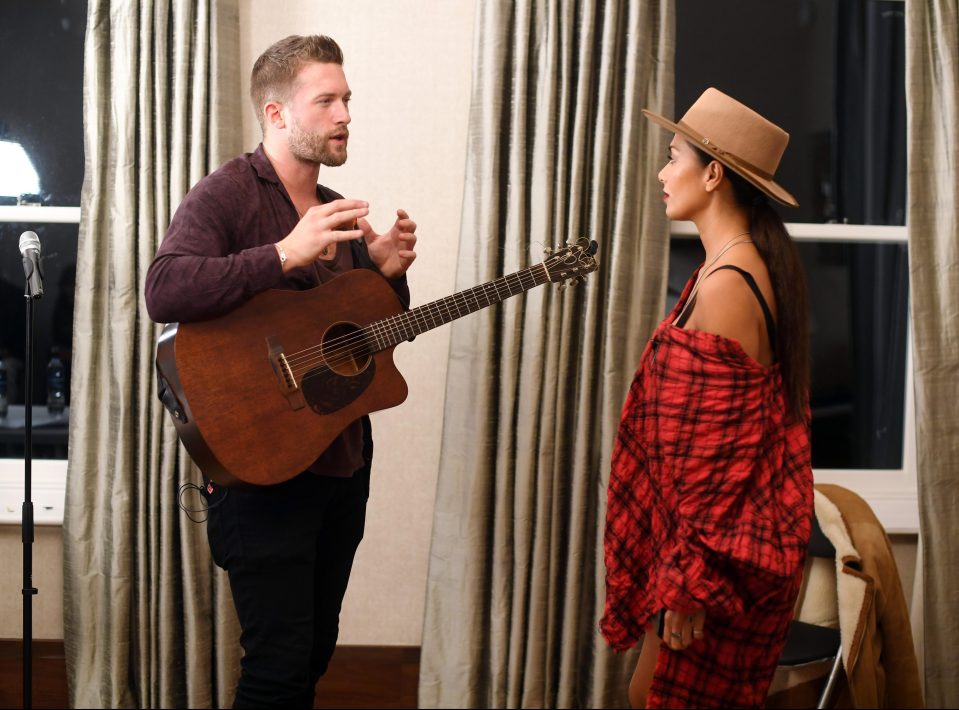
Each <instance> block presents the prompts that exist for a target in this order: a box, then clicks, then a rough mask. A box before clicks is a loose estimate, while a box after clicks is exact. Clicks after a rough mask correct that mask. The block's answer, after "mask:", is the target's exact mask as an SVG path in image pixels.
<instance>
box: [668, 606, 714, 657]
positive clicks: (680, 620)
mask: <svg viewBox="0 0 959 710" xmlns="http://www.w3.org/2000/svg"><path fill="white" fill-rule="evenodd" d="M705 623H706V610H705V609H700V610H699V611H673V610H671V609H667V610H666V615H665V617H664V619H663V643H665V644H666V645H667V646H669V647H670V648H671V649H673V650H674V651H682V650H683V649H684V648H686V647H687V646H688V645H689V644H691V643H692V642H693V641H694V640H701V639H702V638H703V633H704V632H703V625H704V624H705Z"/></svg>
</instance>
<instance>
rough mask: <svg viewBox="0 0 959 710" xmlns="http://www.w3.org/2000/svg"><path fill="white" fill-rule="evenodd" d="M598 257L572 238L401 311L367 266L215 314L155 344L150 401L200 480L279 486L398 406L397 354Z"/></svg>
mask: <svg viewBox="0 0 959 710" xmlns="http://www.w3.org/2000/svg"><path fill="white" fill-rule="evenodd" d="M596 248H597V245H596V242H588V241H586V240H580V242H578V243H577V244H573V245H569V246H566V247H564V248H563V249H561V250H559V251H557V252H556V253H553V254H549V255H548V257H547V258H546V260H545V261H543V262H542V263H540V264H537V265H536V266H532V267H530V268H528V269H523V270H522V271H517V272H516V273H514V274H510V275H509V276H503V277H500V278H498V279H496V280H494V281H490V282H489V283H486V284H483V285H481V286H476V287H474V288H471V289H468V290H466V291H460V292H459V293H455V294H453V295H452V296H447V297H446V298H442V299H440V300H438V301H433V302H431V303H427V304H425V305H423V306H419V307H417V308H413V309H411V310H408V311H404V310H403V307H402V305H401V304H400V302H399V300H398V299H397V297H396V294H395V293H394V292H393V289H392V288H390V286H389V284H388V283H387V282H386V280H385V279H384V278H383V277H382V276H380V275H379V274H377V273H375V272H373V271H370V270H369V269H355V270H353V271H349V272H347V273H345V274H342V275H340V276H338V277H337V278H335V279H333V280H332V281H330V282H328V283H326V284H324V285H322V286H317V287H316V288H313V289H309V290H307V291H288V290H269V291H265V292H263V293H261V294H259V295H257V296H255V297H253V298H252V299H250V300H249V301H248V302H246V303H245V304H244V305H242V306H240V307H239V308H237V309H235V310H233V311H231V312H230V313H228V314H227V315H224V316H222V317H219V318H214V319H211V320H206V321H200V322H196V323H179V324H178V323H171V324H169V325H167V326H166V327H165V328H164V329H163V332H162V333H161V335H160V339H159V342H158V343H157V352H156V367H157V378H158V388H159V391H158V395H159V397H160V399H161V401H162V402H163V404H164V406H165V407H166V408H167V410H169V412H170V414H171V415H172V417H173V423H174V425H175V427H176V430H177V434H178V435H179V437H180V440H181V441H182V442H183V444H184V446H185V447H186V450H187V452H188V453H189V454H190V457H191V458H192V459H193V461H194V462H195V463H196V464H197V466H199V468H200V470H201V471H202V472H203V474H204V475H205V476H206V477H207V478H209V479H211V480H213V481H215V482H216V483H219V484H220V485H224V486H231V485H240V484H250V485H261V486H262V485H272V484H276V483H281V482H283V481H286V480H288V479H290V478H293V477H294V476H296V475H297V474H299V473H300V472H302V471H304V470H306V468H307V467H309V466H310V464H312V463H313V462H314V461H315V460H316V459H317V458H318V457H319V455H320V454H321V453H323V451H325V450H326V448H327V447H328V446H329V445H330V443H331V442H332V441H333V440H334V439H335V438H336V437H337V436H338V435H339V434H340V433H341V432H342V431H343V430H344V429H345V428H346V427H347V426H348V425H349V424H350V423H351V422H353V421H355V420H356V419H359V418H360V417H361V416H363V415H365V414H369V413H371V412H375V411H378V410H381V409H387V408H389V407H395V406H396V405H398V404H400V403H401V402H403V400H405V399H406V395H407V387H406V381H405V380H404V379H403V377H402V375H400V373H399V371H398V370H397V369H396V366H395V365H394V363H393V349H394V348H395V347H396V345H398V344H399V343H401V342H403V341H405V340H410V339H412V338H413V337H414V336H416V335H419V334H420V333H425V332H426V331H428V330H432V329H433V328H436V327H437V326H441V325H444V324H446V323H449V322H451V321H453V320H455V319H457V318H461V317H462V316H465V315H468V314H470V313H474V312H476V311H478V310H480V309H483V308H486V307H487V306H491V305H493V304H495V303H499V302H501V301H504V300H505V299H507V298H509V297H510V296H515V295H517V294H520V293H524V292H526V291H528V290H530V289H532V288H534V287H536V286H539V285H541V284H545V283H547V282H559V283H565V282H567V281H571V280H585V275H586V274H587V273H589V272H591V271H594V270H595V269H596V260H595V259H594V258H593V255H594V254H595V253H596Z"/></svg>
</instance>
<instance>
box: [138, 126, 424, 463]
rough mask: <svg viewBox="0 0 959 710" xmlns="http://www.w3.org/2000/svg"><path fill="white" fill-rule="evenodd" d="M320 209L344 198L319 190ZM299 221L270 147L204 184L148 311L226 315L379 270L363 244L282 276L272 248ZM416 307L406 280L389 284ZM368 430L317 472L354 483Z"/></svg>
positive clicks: (171, 246) (171, 238) (170, 235)
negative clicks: (345, 275) (282, 291)
mask: <svg viewBox="0 0 959 710" xmlns="http://www.w3.org/2000/svg"><path fill="white" fill-rule="evenodd" d="M317 197H319V199H320V202H330V201H332V200H336V199H339V198H340V197H341V195H339V194H337V193H335V192H333V191H332V190H330V189H328V188H326V187H323V186H322V185H317ZM298 221H299V215H298V214H297V212H296V208H295V207H294V206H293V201H292V200H291V199H290V196H289V194H288V193H287V191H286V188H284V187H283V183H281V182H280V179H279V177H278V176H277V174H276V170H274V168H273V165H272V163H270V161H269V159H268V158H267V156H266V154H265V153H264V152H263V146H262V145H260V146H259V147H258V148H257V149H256V151H255V152H253V153H246V154H244V155H241V156H239V157H237V158H234V159H233V160H231V161H229V162H227V163H225V164H224V165H223V166H221V167H220V168H219V169H218V170H216V171H215V172H213V173H211V174H210V175H208V176H206V177H205V178H203V179H202V180H200V181H199V182H198V183H197V184H196V185H194V186H193V188H192V189H191V190H190V192H189V193H188V194H187V195H186V197H184V198H183V201H182V202H181V203H180V206H179V207H178V208H177V211H176V214H174V216H173V221H172V222H170V228H169V229H168V230H167V233H166V237H165V238H164V240H163V243H162V244H161V245H160V249H159V250H158V251H157V255H156V258H155V259H154V260H153V263H152V264H151V265H150V268H149V271H148V272H147V280H146V289H145V295H146V306H147V311H148V313H149V314H150V317H151V318H152V319H153V320H154V321H156V322H158V323H173V322H179V323H186V322H189V321H199V320H207V319H209V318H215V317H217V316H221V315H224V314H225V313H228V312H229V311H231V310H233V309H234V308H237V307H238V306H240V305H242V304H243V303H245V302H246V301H248V300H249V299H250V298H252V297H253V296H255V295H256V294H258V293H261V292H263V291H265V290H267V289H270V288H287V289H299V290H302V289H308V288H313V287H314V286H318V285H320V284H321V283H325V282H326V281H329V280H330V279H332V278H334V277H335V276H336V275H337V274H338V273H341V272H342V271H346V270H349V269H352V268H369V269H373V270H374V271H375V270H376V266H375V265H374V264H373V262H372V260H371V259H370V256H369V253H368V252H367V250H366V243H365V241H364V240H362V239H358V240H356V241H354V242H350V243H348V244H347V243H340V244H338V245H337V256H336V258H335V259H334V260H333V261H331V262H324V261H317V262H315V264H314V265H312V266H306V267H301V268H298V269H293V270H292V271H290V272H289V273H287V274H284V273H283V268H282V266H281V265H280V259H279V256H278V255H277V252H276V247H274V246H273V245H274V244H275V243H276V242H278V241H280V240H281V239H283V238H284V237H285V236H286V235H288V234H289V233H290V232H292V231H293V228H294V227H295V226H296V224H297V222H298ZM390 283H391V285H392V286H393V289H394V290H395V291H396V293H397V295H398V296H399V298H400V301H402V302H403V303H404V304H405V305H408V304H409V289H408V287H407V285H406V278H405V277H401V278H400V279H396V280H393V281H391V282H390ZM364 463H365V461H364V457H363V429H362V425H361V423H360V421H355V422H353V424H351V425H350V426H349V427H348V428H347V429H346V430H345V431H344V432H343V433H342V434H341V435H340V436H339V437H338V438H337V439H336V440H335V441H334V442H333V443H332V444H331V445H330V447H329V448H328V449H327V450H326V451H325V452H324V453H323V454H322V455H321V456H320V458H319V459H317V461H316V462H315V463H314V464H313V465H311V466H310V469H309V470H310V471H312V472H314V473H319V474H322V475H327V476H350V475H352V473H353V472H354V471H355V470H357V469H358V468H360V467H361V466H363V465H364Z"/></svg>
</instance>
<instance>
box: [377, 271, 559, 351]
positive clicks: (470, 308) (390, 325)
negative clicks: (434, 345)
mask: <svg viewBox="0 0 959 710" xmlns="http://www.w3.org/2000/svg"><path fill="white" fill-rule="evenodd" d="M549 280H550V279H549V273H548V272H547V270H546V267H545V265H543V264H537V265H536V266H531V267H530V268H528V269H523V270H522V271H517V272H516V273H515V274H509V275H507V276H501V277H500V278H498V279H495V280H494V281H490V282H489V283H485V284H482V285H480V286H474V287H473V288H470V289H466V290H465V291H459V292H458V293H454V294H453V295H452V296H447V297H446V298H441V299H439V300H437V301H432V302H430V303H427V304H425V305H422V306H417V307H416V308H413V309H411V310H409V311H405V312H403V313H399V314H397V315H395V316H390V317H389V318H384V319H383V320H379V321H375V322H374V323H370V324H369V325H368V326H367V327H366V328H364V331H365V332H366V334H367V342H369V343H370V344H373V343H375V344H376V347H375V350H374V351H375V352H378V351H380V350H385V349H386V348H390V347H393V346H394V345H398V344H399V343H402V342H403V341H404V340H410V339H412V338H413V337H415V336H417V335H419V334H420V333H425V332H426V331H428V330H432V329H433V328H437V327H439V326H441V325H446V324H447V323H450V322H452V321H454V320H456V319H457V318H462V317H463V316H467V315H469V314H470V313H475V312H476V311H479V310H482V309H484V308H487V307H488V306H492V305H494V304H496V303H500V302H502V301H505V300H506V299H507V298H509V297H510V296H515V295H517V294H520V293H525V292H526V291H529V290H530V289H532V288H535V287H536V286H540V285H542V284H544V283H547V282H548V281H549Z"/></svg>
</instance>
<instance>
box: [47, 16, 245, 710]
mask: <svg viewBox="0 0 959 710" xmlns="http://www.w3.org/2000/svg"><path fill="white" fill-rule="evenodd" d="M238 35H239V32H238V10H237V6H236V0H180V1H176V0H174V1H173V2H162V1H160V0H155V1H153V2H151V1H148V0H143V1H141V2H132V1H128V0H90V2H89V11H88V18H87V35H86V51H85V57H84V62H85V64H84V93H83V100H84V118H85V122H84V136H85V140H84V146H85V150H86V173H85V177H84V184H83V192H82V196H81V215H82V216H81V222H80V241H79V248H78V256H77V286H76V309H75V315H74V330H73V333H74V335H73V337H74V356H73V389H72V392H71V418H70V419H71V422H70V424H71V426H70V449H69V453H70V455H69V464H68V474H67V496H66V514H65V517H64V531H63V535H64V642H65V646H66V656H67V677H68V684H69V689H70V698H71V703H72V704H73V705H74V706H75V707H144V708H151V707H184V706H187V707H209V706H210V705H211V704H214V703H217V704H224V703H228V702H229V701H230V699H231V696H232V692H233V683H234V681H235V678H236V677H237V674H238V672H239V644H238V635H239V632H238V628H237V623H236V620H235V614H234V612H233V608H232V602H231V600H230V595H229V584H228V582H227V581H226V579H225V577H224V576H223V575H222V574H220V573H219V571H217V572H214V567H213V565H212V563H211V562H210V555H209V549H208V546H207V543H206V526H205V525H197V524H195V523H193V522H191V521H190V519H189V518H188V517H187V515H186V514H185V513H184V512H182V511H181V510H180V509H179V508H178V506H177V492H178V489H179V488H180V486H181V485H182V484H184V483H185V482H188V481H197V480H198V477H197V475H196V473H195V471H194V469H193V468H192V466H191V464H190V463H189V461H188V459H187V458H186V457H185V455H184V454H183V451H182V449H181V448H179V447H178V445H177V442H176V436H175V434H174V431H173V427H172V426H171V425H170V423H169V422H168V417H167V416H166V415H165V414H164V412H163V410H162V408H161V406H160V404H159V402H158V401H157V399H156V383H155V377H154V374H153V372H154V370H153V356H154V345H155V342H156V335H157V332H158V326H155V325H154V324H153V323H151V322H150V319H149V318H148V316H147V314H146V309H145V307H144V303H143V284H144V279H145V277H146V271H147V267H148V266H149V264H150V261H151V259H152V258H153V255H154V253H155V252H156V249H157V246H158V245H159V243H160V240H161V239H162V237H163V234H164V232H165V230H166V226H167V224H168V223H169V220H170V217H171V215H172V213H173V210H175V208H176V206H177V204H178V203H179V201H180V199H181V198H182V196H183V195H184V194H185V193H186V191H187V190H188V189H189V187H190V186H191V185H192V184H193V183H195V182H196V181H197V180H198V179H199V178H200V177H202V176H203V175H205V174H206V173H208V172H210V171H211V170H212V169H214V168H215V167H216V166H217V165H219V163H220V162H221V161H222V160H223V159H225V158H226V157H229V155H230V154H232V153H235V152H237V148H238V145H239V122H240V121H239V116H238V110H239V105H240V104H239V78H238V73H237V63H238ZM185 501H186V503H187V505H191V506H193V507H198V504H199V497H198V496H196V495H194V496H192V497H187V498H186V499H185Z"/></svg>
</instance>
